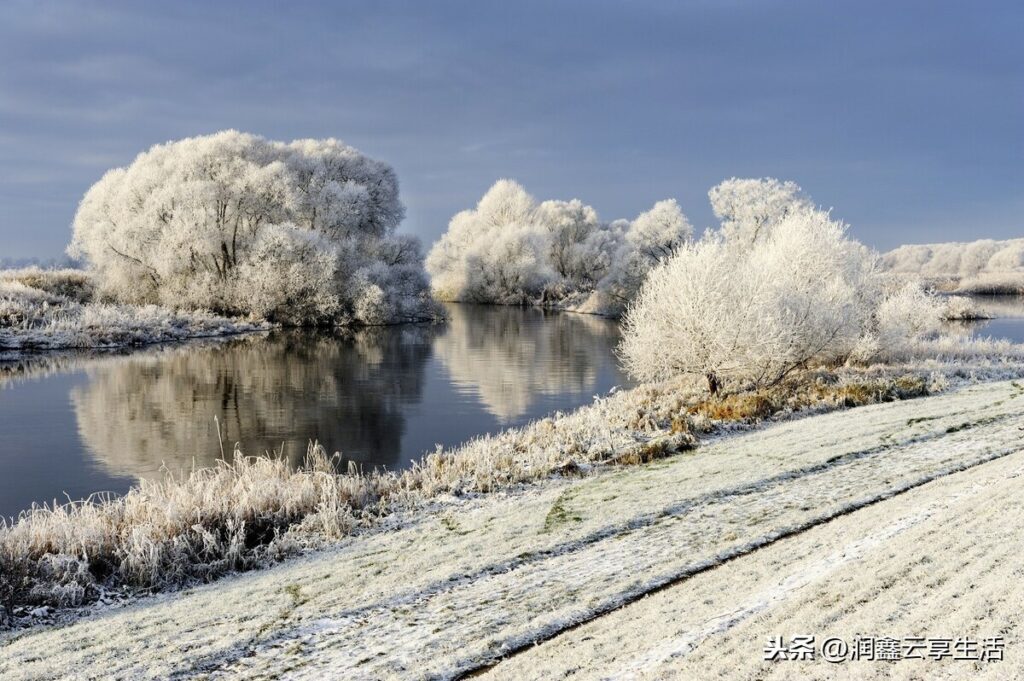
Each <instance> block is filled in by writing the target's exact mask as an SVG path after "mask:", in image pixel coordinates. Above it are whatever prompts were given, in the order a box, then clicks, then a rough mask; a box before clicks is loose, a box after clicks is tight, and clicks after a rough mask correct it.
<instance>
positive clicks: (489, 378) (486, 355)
mask: <svg viewBox="0 0 1024 681" xmlns="http://www.w3.org/2000/svg"><path fill="white" fill-rule="evenodd" d="M446 307H447V310H446V311H447V314H448V328H447V332H446V333H444V334H442V335H440V336H438V338H437V340H436V341H435V343H434V347H435V348H436V350H437V354H438V356H439V357H440V358H441V360H442V361H443V362H444V364H445V366H446V367H447V369H448V371H449V372H450V374H451V380H452V382H453V383H455V384H456V385H458V386H461V387H463V388H468V389H470V390H472V391H475V392H476V394H477V395H478V396H479V399H480V400H481V402H482V403H483V404H484V407H485V408H486V409H487V411H488V412H490V413H491V414H493V415H494V416H495V417H497V419H498V421H499V422H500V423H502V424H508V423H511V422H512V421H514V420H515V419H517V418H519V417H520V416H522V415H523V414H525V413H526V412H527V411H528V410H529V409H530V407H531V405H532V404H533V403H534V402H535V401H536V400H537V398H538V396H540V395H557V394H575V395H579V394H583V393H589V392H590V391H591V390H593V388H594V385H595V382H596V377H597V374H598V372H599V371H600V370H601V369H602V368H605V367H607V366H608V364H609V363H610V362H614V359H613V355H612V352H611V350H612V348H613V347H614V345H615V343H616V342H617V341H618V337H619V336H618V328H617V326H616V325H615V323H614V322H612V321H610V320H607V319H603V318H600V317H595V316H593V315H581V314H569V313H557V312H548V311H544V310H538V309H534V308H516V307H488V306H482V305H447V306H446Z"/></svg>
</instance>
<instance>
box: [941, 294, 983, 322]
mask: <svg viewBox="0 0 1024 681" xmlns="http://www.w3.org/2000/svg"><path fill="white" fill-rule="evenodd" d="M942 318H943V319H946V320H949V321H969V320H973V319H989V318H990V317H989V315H988V314H987V313H986V312H984V311H983V310H982V309H981V308H980V307H978V305H977V304H975V302H974V301H973V300H971V299H970V298H968V297H967V296H948V297H947V298H946V302H945V305H944V309H943V312H942Z"/></svg>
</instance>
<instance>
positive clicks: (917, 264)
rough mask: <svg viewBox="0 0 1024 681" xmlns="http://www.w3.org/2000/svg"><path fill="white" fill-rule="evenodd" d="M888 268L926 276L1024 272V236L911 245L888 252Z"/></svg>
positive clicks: (884, 260) (886, 264)
mask: <svg viewBox="0 0 1024 681" xmlns="http://www.w3.org/2000/svg"><path fill="white" fill-rule="evenodd" d="M883 262H884V264H885V266H886V268H887V269H889V270H892V271H893V272H899V273H903V274H917V275H921V276H926V277H975V276H978V275H984V274H1006V273H1016V274H1024V239H1007V240H1005V241H996V240H994V239H980V240H978V241H968V242H950V243H943V244H908V245H906V246H900V247H899V248H896V249H893V250H892V251H889V252H888V253H886V254H885V256H884V257H883Z"/></svg>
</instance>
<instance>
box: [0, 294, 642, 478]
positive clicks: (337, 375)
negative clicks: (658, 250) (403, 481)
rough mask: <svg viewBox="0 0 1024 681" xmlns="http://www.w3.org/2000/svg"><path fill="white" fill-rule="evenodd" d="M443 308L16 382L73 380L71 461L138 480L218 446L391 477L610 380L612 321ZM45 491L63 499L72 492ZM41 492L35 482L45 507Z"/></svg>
mask: <svg viewBox="0 0 1024 681" xmlns="http://www.w3.org/2000/svg"><path fill="white" fill-rule="evenodd" d="M447 311H448V316H449V321H448V323H447V324H443V325H436V326H430V325H418V326H401V327H384V328H371V329H362V330H358V331H345V332H337V333H332V332H324V331H298V330H290V331H276V332H271V333H269V334H261V335H256V336H247V337H239V338H235V339H231V340H220V341H216V342H198V343H188V344H184V345H181V346H177V347H164V348H154V349H150V350H144V351H140V352H135V353H129V354H125V355H122V356H99V357H96V356H93V357H79V358H78V359H77V360H76V359H74V358H73V357H64V358H57V357H51V358H50V360H48V361H46V362H29V363H26V365H25V366H24V367H23V368H24V371H23V372H20V371H19V372H14V375H18V374H20V375H21V376H23V377H26V376H37V377H43V379H42V380H46V378H45V376H46V375H47V374H53V375H59V374H61V373H62V372H63V373H66V372H69V371H81V372H84V374H85V376H84V380H80V381H78V382H77V384H76V385H74V386H73V387H72V388H71V389H70V406H71V410H72V412H73V420H74V422H76V423H77V430H78V439H79V440H80V441H81V443H82V449H83V453H84V454H86V456H87V458H88V459H91V460H93V461H94V462H95V464H98V466H99V468H100V469H101V470H102V471H104V472H106V473H108V474H110V475H111V476H117V477H119V478H123V477H124V476H130V477H133V478H150V479H156V478H159V477H160V476H161V475H162V473H161V467H162V466H165V465H166V467H167V468H168V469H170V470H172V471H175V472H178V471H183V470H188V469H189V468H191V467H192V466H193V465H195V466H209V465H213V464H214V463H215V461H216V460H217V459H218V458H220V456H221V445H220V437H221V436H222V437H223V441H224V452H225V454H227V455H228V456H230V455H231V452H232V450H233V449H234V446H235V443H236V442H237V443H239V445H240V446H241V448H242V451H244V452H245V453H246V454H263V453H266V452H281V453H283V455H284V456H286V457H287V458H288V459H289V460H290V461H291V462H293V464H298V463H300V462H301V461H302V458H303V455H304V454H305V452H306V446H307V444H308V442H309V441H310V440H312V439H316V440H319V441H320V442H321V443H323V444H324V446H326V447H327V448H328V450H329V451H340V452H341V453H342V454H343V457H344V460H351V461H356V462H357V463H360V464H361V465H363V466H364V467H369V466H386V467H388V468H391V469H395V468H401V467H404V466H406V465H407V464H408V462H409V461H410V460H412V459H414V458H417V457H419V456H420V455H422V454H423V453H424V452H425V451H427V450H430V449H432V448H433V446H434V444H435V443H437V442H441V443H443V444H445V445H456V444H458V443H460V442H462V441H465V440H466V439H469V438H471V437H473V436H475V435H479V434H482V433H485V432H493V431H495V430H497V429H499V428H501V427H504V426H509V425H518V424H520V423H523V422H525V421H527V420H530V419H533V418H536V417H539V416H542V415H544V414H546V413H549V412H551V411H554V410H556V409H569V408H572V407H573V406H576V405H578V404H581V403H584V402H588V401H589V400H590V397H591V395H592V394H594V392H600V391H603V390H607V389H608V388H610V387H611V386H612V385H616V384H621V383H622V376H621V375H620V374H619V373H618V371H617V368H616V363H615V359H614V356H613V354H612V349H613V348H614V345H615V343H616V342H617V340H618V330H617V327H616V325H615V324H614V323H613V322H611V321H608V320H605V319H600V318H597V317H592V316H588V315H572V314H557V313H551V312H544V311H541V310H535V309H524V308H503V307H483V306H471V305H449V306H448V310H447ZM9 378H10V377H9ZM11 380H14V379H11ZM15 384H16V380H14V382H13V383H12V384H11V385H12V387H13V389H14V390H17V387H16V385H15ZM65 390H67V389H66V388H65ZM67 394H68V393H67V392H65V393H64V395H67ZM215 417H216V421H215ZM218 424H219V429H220V435H218ZM95 464H94V465H95ZM69 473H70V471H69ZM40 477H41V474H40ZM39 484H40V485H42V483H41V482H40V483H39ZM48 484H49V485H52V486H53V487H55V488H56V490H55V491H56V492H57V493H59V492H60V487H57V486H58V485H62V486H63V485H66V484H68V482H67V481H56V480H54V481H52V482H51V483H48ZM51 493H52V492H51V490H50V488H49V487H48V486H46V489H45V492H44V496H42V497H41V498H48V497H49V495H50V494H51Z"/></svg>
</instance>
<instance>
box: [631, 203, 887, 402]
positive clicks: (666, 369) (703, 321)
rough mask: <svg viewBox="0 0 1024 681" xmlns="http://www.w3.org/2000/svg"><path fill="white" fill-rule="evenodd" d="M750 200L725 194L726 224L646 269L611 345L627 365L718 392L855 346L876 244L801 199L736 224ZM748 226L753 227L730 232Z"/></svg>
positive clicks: (869, 310)
mask: <svg viewBox="0 0 1024 681" xmlns="http://www.w3.org/2000/svg"><path fill="white" fill-rule="evenodd" d="M793 186H795V185H793ZM753 200H754V201H755V202H758V201H760V199H759V198H757V197H755V198H754V199H753ZM759 205H760V204H759ZM759 210H760V209H757V211H754V212H751V211H749V210H747V209H745V208H743V207H742V206H740V205H738V204H734V205H733V206H732V208H730V212H729V213H727V214H725V218H724V219H725V220H726V221H727V222H728V225H729V227H728V228H726V226H725V224H723V229H722V230H721V231H719V232H713V233H709V234H707V235H705V237H704V238H703V239H701V240H700V241H698V242H696V243H691V244H684V245H683V246H681V247H679V248H678V249H677V250H676V252H675V254H674V255H672V256H671V257H670V258H668V259H667V260H666V261H665V262H664V263H663V264H661V265H660V266H659V267H657V268H655V269H654V270H653V271H652V272H651V273H650V275H649V277H648V278H647V280H646V282H645V283H644V285H643V286H642V288H641V289H640V292H639V294H638V296H637V298H636V300H635V302H634V303H633V304H632V306H631V307H630V308H629V310H628V312H627V314H626V317H625V322H624V336H623V341H622V345H621V348H620V351H621V355H622V358H623V361H624V363H625V365H626V367H627V369H628V370H629V371H630V372H631V373H632V374H634V375H635V376H637V377H638V378H640V379H643V380H659V379H665V378H668V377H671V376H677V375H685V374H689V375H696V376H701V377H703V378H704V379H706V381H707V385H708V387H709V389H710V390H711V391H712V392H716V391H717V390H718V389H719V387H720V386H721V385H723V384H726V383H732V384H750V385H755V386H766V385H773V384H776V383H778V382H780V381H781V380H783V379H784V378H785V377H786V376H788V375H790V374H791V373H792V372H794V371H795V370H797V369H800V368H802V367H805V366H807V365H809V364H810V363H813V362H822V361H830V360H836V359H840V358H843V357H845V356H847V355H848V354H849V353H851V352H852V351H853V350H854V348H855V347H856V346H857V343H858V341H859V340H860V338H861V337H862V336H863V334H864V332H865V329H867V328H868V327H869V326H870V323H871V320H872V315H873V313H874V309H875V305H876V301H877V299H878V295H879V288H878V281H879V279H878V276H877V267H876V258H875V257H874V255H873V254H872V253H871V252H870V251H868V249H866V248H865V247H864V246H862V245H861V244H859V243H857V242H856V241H853V240H851V239H849V238H847V236H846V226H845V225H843V224H842V223H840V222H837V221H835V220H833V219H832V218H831V217H830V216H829V214H828V213H826V212H824V211H820V210H817V209H814V208H810V207H808V206H797V207H790V208H789V209H787V210H786V211H785V215H784V216H782V217H780V218H778V219H772V220H762V219H760V218H759V219H757V220H750V221H747V222H746V223H745V226H743V227H742V228H741V229H740V230H739V232H737V230H736V224H737V223H736V220H737V218H736V216H737V215H740V216H742V215H750V214H754V213H756V214H758V215H764V213H763V212H758V211H759ZM744 219H745V218H744ZM755 228H756V230H757V232H756V237H753V238H749V239H748V238H746V236H744V237H743V238H736V236H737V233H739V234H744V235H748V236H749V235H752V234H753V232H751V231H750V229H755Z"/></svg>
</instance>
